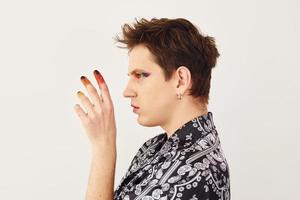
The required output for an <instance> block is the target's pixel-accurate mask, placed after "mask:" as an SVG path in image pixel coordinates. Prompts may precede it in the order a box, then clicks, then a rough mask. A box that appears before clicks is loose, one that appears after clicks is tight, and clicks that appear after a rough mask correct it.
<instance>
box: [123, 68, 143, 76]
mask: <svg viewBox="0 0 300 200" xmlns="http://www.w3.org/2000/svg"><path fill="white" fill-rule="evenodd" d="M138 71H145V70H143V69H134V70H132V71H131V72H130V75H131V74H134V73H135V72H138ZM127 75H128V76H129V74H127Z"/></svg>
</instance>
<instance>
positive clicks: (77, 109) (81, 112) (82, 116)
mask: <svg viewBox="0 0 300 200" xmlns="http://www.w3.org/2000/svg"><path fill="white" fill-rule="evenodd" d="M74 110H75V112H76V113H77V115H78V116H79V118H80V120H81V121H82V122H83V123H86V122H87V120H88V119H87V114H86V113H85V112H84V110H83V109H82V108H81V107H80V105H78V104H76V105H75V106H74Z"/></svg>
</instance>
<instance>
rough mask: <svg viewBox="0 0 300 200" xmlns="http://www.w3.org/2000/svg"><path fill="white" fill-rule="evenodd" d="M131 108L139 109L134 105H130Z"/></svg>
mask: <svg viewBox="0 0 300 200" xmlns="http://www.w3.org/2000/svg"><path fill="white" fill-rule="evenodd" d="M131 107H133V108H136V109H138V108H140V107H138V106H134V105H132V104H131Z"/></svg>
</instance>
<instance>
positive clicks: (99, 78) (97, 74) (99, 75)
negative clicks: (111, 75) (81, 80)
mask: <svg viewBox="0 0 300 200" xmlns="http://www.w3.org/2000/svg"><path fill="white" fill-rule="evenodd" d="M94 75H95V77H96V79H97V81H99V82H100V83H105V81H104V78H103V76H102V74H101V73H100V72H99V71H98V70H96V69H95V70H94Z"/></svg>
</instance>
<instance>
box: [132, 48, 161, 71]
mask: <svg viewBox="0 0 300 200" xmlns="http://www.w3.org/2000/svg"><path fill="white" fill-rule="evenodd" d="M128 55H129V65H128V73H129V74H132V73H133V72H136V71H153V70H155V68H156V67H159V66H158V65H157V64H156V63H155V62H154V57H153V55H152V54H151V52H150V51H149V50H148V48H147V47H145V46H144V45H137V46H135V47H134V48H133V49H132V50H131V51H130V52H129V53H128Z"/></svg>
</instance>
